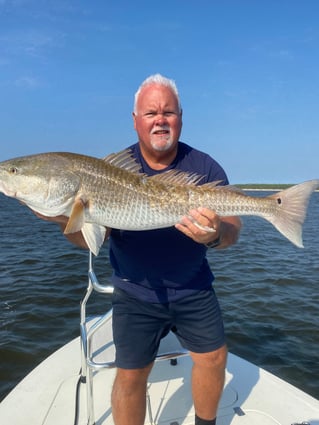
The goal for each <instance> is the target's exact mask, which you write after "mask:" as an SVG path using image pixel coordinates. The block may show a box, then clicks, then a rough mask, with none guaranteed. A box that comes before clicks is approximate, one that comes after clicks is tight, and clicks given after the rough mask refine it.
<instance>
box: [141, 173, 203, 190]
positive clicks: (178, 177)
mask: <svg viewBox="0 0 319 425" xmlns="http://www.w3.org/2000/svg"><path fill="white" fill-rule="evenodd" d="M148 178H149V179H150V180H156V181H158V182H162V183H169V184H176V185H179V184H180V185H190V186H195V185H196V184H197V183H199V182H200V181H201V180H202V179H203V176H200V175H199V174H196V173H187V172H185V171H179V170H169V171H165V172H164V173H161V174H155V175H154V176H151V177H148Z"/></svg>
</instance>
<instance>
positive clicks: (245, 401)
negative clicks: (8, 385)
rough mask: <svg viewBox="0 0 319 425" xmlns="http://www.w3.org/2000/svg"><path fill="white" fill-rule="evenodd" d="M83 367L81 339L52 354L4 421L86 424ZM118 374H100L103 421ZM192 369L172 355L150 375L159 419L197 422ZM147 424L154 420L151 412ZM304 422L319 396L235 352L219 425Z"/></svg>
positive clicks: (318, 415)
mask: <svg viewBox="0 0 319 425" xmlns="http://www.w3.org/2000/svg"><path fill="white" fill-rule="evenodd" d="M80 368H81V356H80V340H79V338H77V339H75V340H73V341H71V342H70V343H69V344H67V345H65V346H64V347H62V348H61V349H60V350H58V351H56V352H55V353H53V354H52V355H51V356H50V357H48V358H47V359H46V360H45V361H44V362H43V363H41V364H40V365H39V366H38V367H37V368H35V369H34V370H33V371H32V372H31V373H30V374H29V375H28V376H27V377H26V378H25V379H23V380H22V381H21V382H20V383H19V384H18V385H17V387H16V388H15V389H14V390H13V391H12V392H11V393H10V394H9V395H8V396H7V397H6V398H5V399H4V400H3V401H2V403H1V404H0V423H1V424H10V425H40V424H41V425H44V424H45V425H73V424H75V423H77V424H79V425H86V424H87V414H86V384H83V383H80V384H79V383H78V382H79V376H80V375H79V372H80ZM114 373H115V370H114V369H108V370H102V371H100V372H98V373H96V375H95V377H94V406H95V419H96V424H97V425H102V424H109V425H112V424H113V421H112V414H111V407H110V392H111V387H112V382H113V377H114ZM190 373H191V359H190V358H189V356H185V357H180V358H179V359H178V363H177V365H176V366H172V365H171V364H170V361H169V360H162V361H159V362H157V363H156V364H155V366H154V369H153V371H152V373H151V376H150V379H149V394H150V398H151V406H152V416H153V421H154V423H156V424H161V425H182V424H183V425H187V424H194V409H193V405H192V399H191V394H190ZM77 388H78V403H77V402H76V400H77ZM77 406H78V411H77ZM76 411H77V413H76ZM76 416H77V417H78V421H77V422H76V421H75V418H76ZM145 423H146V424H149V423H150V418H149V417H147V418H146V422H145ZM302 423H309V424H310V425H319V401H318V400H316V399H314V398H312V397H310V396H309V395H307V394H305V393H304V392H302V391H300V390H298V389H296V388H295V387H293V386H292V385H289V384H287V383H286V382H284V381H282V380H280V379H279V378H277V377H275V376H274V375H271V374H270V373H268V372H266V371H265V370H263V369H260V368H258V367H256V366H254V365H252V364H251V363H249V362H246V361H245V360H243V359H241V358H239V357H237V356H234V355H232V354H230V355H229V358H228V365H227V373H226V384H225V389H224V393H223V397H222V400H221V402H220V406H219V411H218V420H217V425H274V424H277V425H278V424H279V425H291V424H302Z"/></svg>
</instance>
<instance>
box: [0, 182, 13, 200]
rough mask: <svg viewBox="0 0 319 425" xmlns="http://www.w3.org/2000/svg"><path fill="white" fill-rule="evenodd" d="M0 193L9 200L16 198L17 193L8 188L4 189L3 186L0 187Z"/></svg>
mask: <svg viewBox="0 0 319 425" xmlns="http://www.w3.org/2000/svg"><path fill="white" fill-rule="evenodd" d="M0 193H3V194H4V195H5V196H9V197H10V198H16V197H17V192H16V191H14V190H10V189H9V188H7V187H5V186H4V185H0Z"/></svg>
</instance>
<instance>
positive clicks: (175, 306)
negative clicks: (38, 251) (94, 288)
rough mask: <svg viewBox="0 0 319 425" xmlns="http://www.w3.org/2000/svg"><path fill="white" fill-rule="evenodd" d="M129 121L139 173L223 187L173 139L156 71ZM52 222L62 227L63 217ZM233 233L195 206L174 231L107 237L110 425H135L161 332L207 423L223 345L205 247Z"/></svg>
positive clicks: (215, 172) (175, 113)
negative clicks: (184, 175)
mask: <svg viewBox="0 0 319 425" xmlns="http://www.w3.org/2000/svg"><path fill="white" fill-rule="evenodd" d="M133 121H134V128H135V130H136V132H137V135H138V143H137V144H135V145H133V146H131V150H132V153H133V155H134V157H135V158H136V159H137V161H138V162H139V163H140V164H141V171H142V172H144V173H146V174H148V175H155V174H158V173H162V172H164V171H167V170H169V169H174V168H176V169H179V170H182V171H185V172H191V173H197V174H200V175H203V180H202V181H201V182H200V183H201V184H202V183H205V182H208V181H222V182H223V184H228V180H227V176H226V174H225V172H224V171H223V169H222V168H221V167H220V166H219V164H217V163H216V161H214V160H213V159H212V158H210V157H209V156H208V155H206V154H204V153H202V152H199V151H197V150H195V149H193V148H191V147H190V146H188V145H186V144H184V143H181V142H179V137H180V134H181V129H182V109H181V105H180V101H179V95H178V91H177V88H176V85H175V83H174V82H173V81H172V80H169V79H167V78H165V77H163V76H161V75H159V74H156V75H153V76H151V77H149V78H148V79H146V80H145V81H144V82H143V83H142V85H141V86H140V88H139V90H138V92H137V93H136V95H135V105H134V112H133ZM56 220H59V221H60V224H61V227H62V229H63V228H64V227H65V224H66V219H65V218H61V217H60V218H57V219H56ZM240 227H241V222H240V219H239V218H237V217H219V216H218V215H216V214H215V213H214V211H211V210H208V209H206V208H200V207H199V208H198V209H197V210H192V211H190V212H189V216H187V217H184V218H183V220H182V222H181V223H177V224H176V226H175V228H174V227H172V228H168V229H158V230H150V231H143V232H132V231H123V230H117V229H113V230H112V231H111V234H110V260H111V264H112V266H113V269H114V274H113V278H112V282H113V285H114V288H115V290H114V295H113V335H114V343H115V345H116V353H117V354H116V364H117V373H116V377H115V381H114V386H113V392H112V412H113V417H114V423H115V424H116V425H142V424H143V423H144V419H145V410H146V385H147V378H148V375H149V373H150V371H151V368H152V365H153V361H154V359H155V356H156V352H157V349H158V345H159V342H160V339H161V338H162V337H163V336H165V335H166V334H167V333H168V332H169V331H170V330H173V331H174V332H175V334H176V336H177V337H178V338H179V340H180V341H181V344H182V345H183V346H184V347H185V348H187V349H188V350H189V351H190V355H191V357H192V360H193V363H194V366H193V370H192V394H193V400H194V406H195V412H196V417H195V424H196V425H214V424H215V423H216V414H217V407H218V402H219V399H220V396H221V394H222V390H223V386H224V377H225V364H226V357H227V348H226V344H225V337H224V330H223V323H222V318H221V313H220V309H219V305H218V301H217V299H216V296H215V293H214V290H213V288H212V281H213V279H214V278H213V275H212V273H211V271H210V268H209V266H208V263H207V260H206V250H207V247H209V246H211V247H216V248H226V247H228V246H230V245H232V244H234V243H235V242H236V241H237V238H238V235H239V231H240ZM204 229H206V230H204ZM68 239H70V240H71V241H72V242H74V243H76V244H78V245H80V246H85V242H84V240H83V238H82V236H81V234H73V235H68Z"/></svg>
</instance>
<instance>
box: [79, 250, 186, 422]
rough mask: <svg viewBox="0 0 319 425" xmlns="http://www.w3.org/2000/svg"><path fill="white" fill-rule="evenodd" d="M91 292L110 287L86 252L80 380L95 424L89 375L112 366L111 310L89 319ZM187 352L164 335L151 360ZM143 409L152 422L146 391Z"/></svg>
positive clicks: (105, 291)
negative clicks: (87, 261) (98, 276)
mask: <svg viewBox="0 0 319 425" xmlns="http://www.w3.org/2000/svg"><path fill="white" fill-rule="evenodd" d="M94 291H95V292H97V293H99V294H104V295H110V294H112V293H113V286H112V285H102V284H100V283H99V281H98V278H97V276H96V274H95V272H94V265H93V254H92V253H91V252H90V253H89V268H88V286H87V289H86V293H85V296H84V297H83V299H82V302H81V308H80V337H81V366H82V367H81V382H82V383H86V394H87V416H88V422H87V423H88V425H94V424H95V415H94V394H93V374H94V372H95V371H98V370H101V369H110V368H115V367H116V365H115V348H114V343H113V336H112V326H111V321H112V309H110V310H109V311H108V312H106V313H105V314H104V315H102V316H97V317H93V318H92V317H89V316H88V315H87V303H88V301H89V299H90V296H91V295H92V293H93V292H94ZM102 327H104V328H103V333H102V332H100V334H99V331H100V330H102ZM170 334H171V333H170ZM170 334H169V335H170ZM101 335H102V337H101ZM188 354H189V353H188V351H187V350H185V349H184V348H182V347H181V345H180V344H179V342H178V340H177V338H176V337H169V336H167V337H165V338H164V339H163V340H162V343H161V345H160V349H159V351H158V353H157V356H156V360H155V361H159V360H167V359H171V361H172V362H173V363H174V362H175V361H176V359H177V357H180V356H185V355H188ZM173 363H172V364H173ZM147 408H148V415H149V419H150V423H151V424H152V423H153V415H152V409H151V403H150V396H149V394H147Z"/></svg>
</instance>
